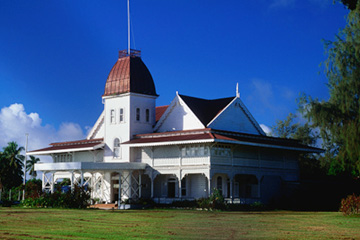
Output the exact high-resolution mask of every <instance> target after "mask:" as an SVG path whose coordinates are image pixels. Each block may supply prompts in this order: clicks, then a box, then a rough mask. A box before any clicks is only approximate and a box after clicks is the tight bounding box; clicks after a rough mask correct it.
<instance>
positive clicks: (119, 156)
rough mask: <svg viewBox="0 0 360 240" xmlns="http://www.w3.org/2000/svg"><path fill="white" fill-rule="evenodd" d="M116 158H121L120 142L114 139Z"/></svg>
mask: <svg viewBox="0 0 360 240" xmlns="http://www.w3.org/2000/svg"><path fill="white" fill-rule="evenodd" d="M114 158H121V148H120V140H119V139H118V138H115V139H114Z"/></svg>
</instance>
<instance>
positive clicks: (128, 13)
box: [127, 0, 130, 56]
mask: <svg viewBox="0 0 360 240" xmlns="http://www.w3.org/2000/svg"><path fill="white" fill-rule="evenodd" d="M127 15H128V54H129V56H130V0H127Z"/></svg>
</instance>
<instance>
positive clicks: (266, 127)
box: [260, 124, 271, 136]
mask: <svg viewBox="0 0 360 240" xmlns="http://www.w3.org/2000/svg"><path fill="white" fill-rule="evenodd" d="M260 127H261V129H262V130H263V131H264V132H265V133H266V135H267V136H270V135H271V128H269V127H268V126H266V125H265V124H260Z"/></svg>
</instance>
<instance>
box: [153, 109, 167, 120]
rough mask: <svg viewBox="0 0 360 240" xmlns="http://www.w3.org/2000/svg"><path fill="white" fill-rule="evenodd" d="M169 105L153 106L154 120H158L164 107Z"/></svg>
mask: <svg viewBox="0 0 360 240" xmlns="http://www.w3.org/2000/svg"><path fill="white" fill-rule="evenodd" d="M168 107H169V105H166V106H160V107H156V108H155V121H156V122H157V121H159V120H160V118H161V116H162V115H163V114H164V112H165V111H166V109H167V108H168Z"/></svg>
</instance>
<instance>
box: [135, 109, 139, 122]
mask: <svg viewBox="0 0 360 240" xmlns="http://www.w3.org/2000/svg"><path fill="white" fill-rule="evenodd" d="M136 121H140V108H136Z"/></svg>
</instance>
